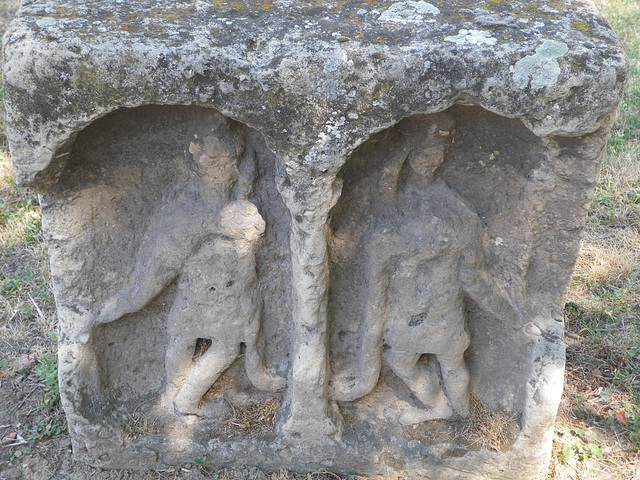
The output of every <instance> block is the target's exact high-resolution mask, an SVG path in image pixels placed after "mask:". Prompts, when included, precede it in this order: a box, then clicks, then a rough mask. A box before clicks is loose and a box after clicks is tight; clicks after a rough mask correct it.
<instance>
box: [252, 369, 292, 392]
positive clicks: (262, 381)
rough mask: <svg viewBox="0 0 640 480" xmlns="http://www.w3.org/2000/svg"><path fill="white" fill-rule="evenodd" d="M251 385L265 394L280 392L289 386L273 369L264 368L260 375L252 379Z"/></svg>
mask: <svg viewBox="0 0 640 480" xmlns="http://www.w3.org/2000/svg"><path fill="white" fill-rule="evenodd" d="M251 383H253V386H254V387H256V388H257V389H258V390H263V391H265V392H278V391H280V390H284V388H285V387H286V386H287V381H286V380H285V379H284V378H283V377H281V376H280V375H278V374H277V373H276V371H275V370H274V369H273V368H263V369H262V371H261V372H260V373H259V374H257V375H254V376H252V377H251Z"/></svg>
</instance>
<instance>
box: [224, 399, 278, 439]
mask: <svg viewBox="0 0 640 480" xmlns="http://www.w3.org/2000/svg"><path fill="white" fill-rule="evenodd" d="M227 403H229V405H230V406H231V418H229V419H227V420H225V421H224V422H223V424H222V427H221V430H222V432H224V433H225V434H227V435H236V434H241V435H243V436H250V437H263V436H266V435H273V434H275V431H276V414H277V413H278V410H279V409H280V405H281V402H280V401H279V400H276V399H275V398H270V399H267V400H265V401H263V402H260V403H248V404H246V405H234V404H233V403H232V402H230V401H229V400H227Z"/></svg>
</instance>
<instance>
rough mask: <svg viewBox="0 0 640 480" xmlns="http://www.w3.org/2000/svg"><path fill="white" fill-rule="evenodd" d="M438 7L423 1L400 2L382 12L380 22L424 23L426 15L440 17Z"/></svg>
mask: <svg viewBox="0 0 640 480" xmlns="http://www.w3.org/2000/svg"><path fill="white" fill-rule="evenodd" d="M439 14H440V10H439V9H438V7H435V6H433V5H431V4H430V3H427V2H425V1H423V0H420V1H419V2H412V1H407V2H398V3H394V4H393V5H391V6H390V7H389V8H388V9H387V10H385V11H384V12H382V14H381V15H380V17H379V18H378V20H381V21H383V22H401V23H415V22H422V21H424V19H425V16H426V15H439Z"/></svg>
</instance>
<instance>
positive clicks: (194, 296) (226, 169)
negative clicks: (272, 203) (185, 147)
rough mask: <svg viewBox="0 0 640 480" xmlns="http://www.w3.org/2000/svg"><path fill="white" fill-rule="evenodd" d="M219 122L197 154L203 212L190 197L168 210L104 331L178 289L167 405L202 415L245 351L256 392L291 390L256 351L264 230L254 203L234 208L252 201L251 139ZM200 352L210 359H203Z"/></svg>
mask: <svg viewBox="0 0 640 480" xmlns="http://www.w3.org/2000/svg"><path fill="white" fill-rule="evenodd" d="M216 119H217V121H218V125H217V128H214V129H213V131H212V132H211V133H210V134H209V135H208V136H206V137H205V138H203V139H202V140H201V141H200V142H199V143H191V145H190V148H189V151H190V152H191V154H192V155H193V158H194V160H195V163H196V164H197V170H198V172H197V173H198V176H199V178H201V180H202V186H201V187H202V188H201V192H200V198H204V199H205V202H204V204H203V202H200V204H198V203H197V202H195V203H194V201H193V196H192V195H190V194H185V195H184V196H185V198H183V197H182V196H178V197H177V198H174V199H173V201H171V202H167V204H166V205H165V206H164V207H162V208H161V209H159V211H158V212H157V214H156V215H155V218H153V219H152V221H151V222H150V224H151V225H152V226H151V227H150V229H149V231H148V232H147V235H146V237H145V243H144V244H143V245H142V246H141V248H140V250H139V252H138V257H137V259H136V264H135V267H134V271H133V274H132V275H131V277H130V278H131V280H130V281H129V282H126V284H125V287H124V288H122V289H120V291H119V292H118V293H117V294H116V295H115V296H114V297H113V298H112V299H111V300H110V301H109V302H107V303H106V305H105V307H104V309H103V310H102V312H101V313H100V315H99V316H98V319H99V322H100V323H105V322H110V321H113V320H116V319H118V318H120V317H122V316H123V315H126V314H128V313H132V312H136V311H139V310H140V309H142V308H143V307H144V306H145V305H147V304H148V303H149V302H150V301H151V300H152V299H153V298H154V297H156V296H157V295H158V294H159V293H160V292H161V291H163V290H164V289H165V288H166V287H167V286H168V285H169V284H170V283H172V282H174V281H175V283H176V286H177V292H176V297H175V301H174V303H173V305H172V307H171V309H170V311H169V317H168V321H167V333H168V336H169V342H168V347H167V352H166V355H165V371H166V390H165V394H164V396H163V403H164V405H165V406H167V407H168V408H169V409H170V410H175V412H177V413H180V414H191V415H197V413H198V409H199V404H200V401H201V399H202V396H203V395H204V394H205V393H206V392H207V390H208V389H209V388H210V387H211V385H213V383H214V382H215V381H216V380H217V378H218V377H219V376H220V374H222V373H223V372H224V371H225V370H226V369H227V368H228V367H229V366H230V365H231V363H232V362H233V361H234V360H235V359H236V358H237V357H238V355H239V354H240V347H241V344H242V343H244V344H245V355H244V360H245V367H246V371H247V375H248V377H249V379H250V381H251V382H252V383H253V384H254V386H255V387H256V388H258V389H261V390H268V391H276V390H280V389H282V388H284V386H285V380H284V379H283V378H282V377H279V376H277V375H276V374H275V372H273V370H272V369H268V368H266V367H265V364H264V360H263V358H262V355H261V353H260V352H259V350H258V347H257V341H258V336H259V331H260V317H261V299H260V297H259V293H258V289H257V276H256V265H255V253H256V249H257V247H258V246H259V243H260V239H261V236H262V235H263V233H264V231H265V222H264V220H263V218H262V216H261V215H260V213H258V210H257V208H256V207H255V205H253V204H252V203H251V202H249V201H248V200H246V199H244V198H239V199H236V200H232V197H233V196H236V197H242V196H244V193H243V191H242V186H241V184H242V181H241V179H240V178H239V172H238V161H239V158H240V157H241V155H242V152H243V147H244V138H243V136H242V133H241V132H240V131H239V130H238V129H237V128H232V127H231V125H230V123H229V122H228V121H227V120H226V119H224V118H223V117H221V116H216ZM234 190H235V191H234ZM197 347H198V348H202V347H204V348H202V349H203V350H205V351H204V352H202V351H201V352H196V348H197ZM207 347H208V348H207Z"/></svg>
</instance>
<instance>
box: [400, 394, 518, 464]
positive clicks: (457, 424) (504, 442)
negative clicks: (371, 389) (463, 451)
mask: <svg viewBox="0 0 640 480" xmlns="http://www.w3.org/2000/svg"><path fill="white" fill-rule="evenodd" d="M519 431H520V427H519V426H518V422H517V420H516V418H515V417H514V416H513V415H512V414H511V413H509V412H503V411H500V410H493V409H491V408H489V407H488V406H487V405H485V404H484V403H482V401H481V400H480V399H479V398H477V397H476V396H475V395H471V412H470V415H469V418H465V419H461V420H457V421H454V422H451V421H448V420H434V421H430V422H426V423H422V424H418V425H412V426H411V427H406V428H405V436H406V439H407V440H419V441H422V442H425V443H427V444H439V443H451V444H458V445H464V446H466V447H468V448H471V449H473V450H492V451H495V452H500V451H503V450H504V449H505V448H507V447H509V445H511V444H512V443H513V442H514V441H515V439H516V437H517V435H518V433H519Z"/></svg>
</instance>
